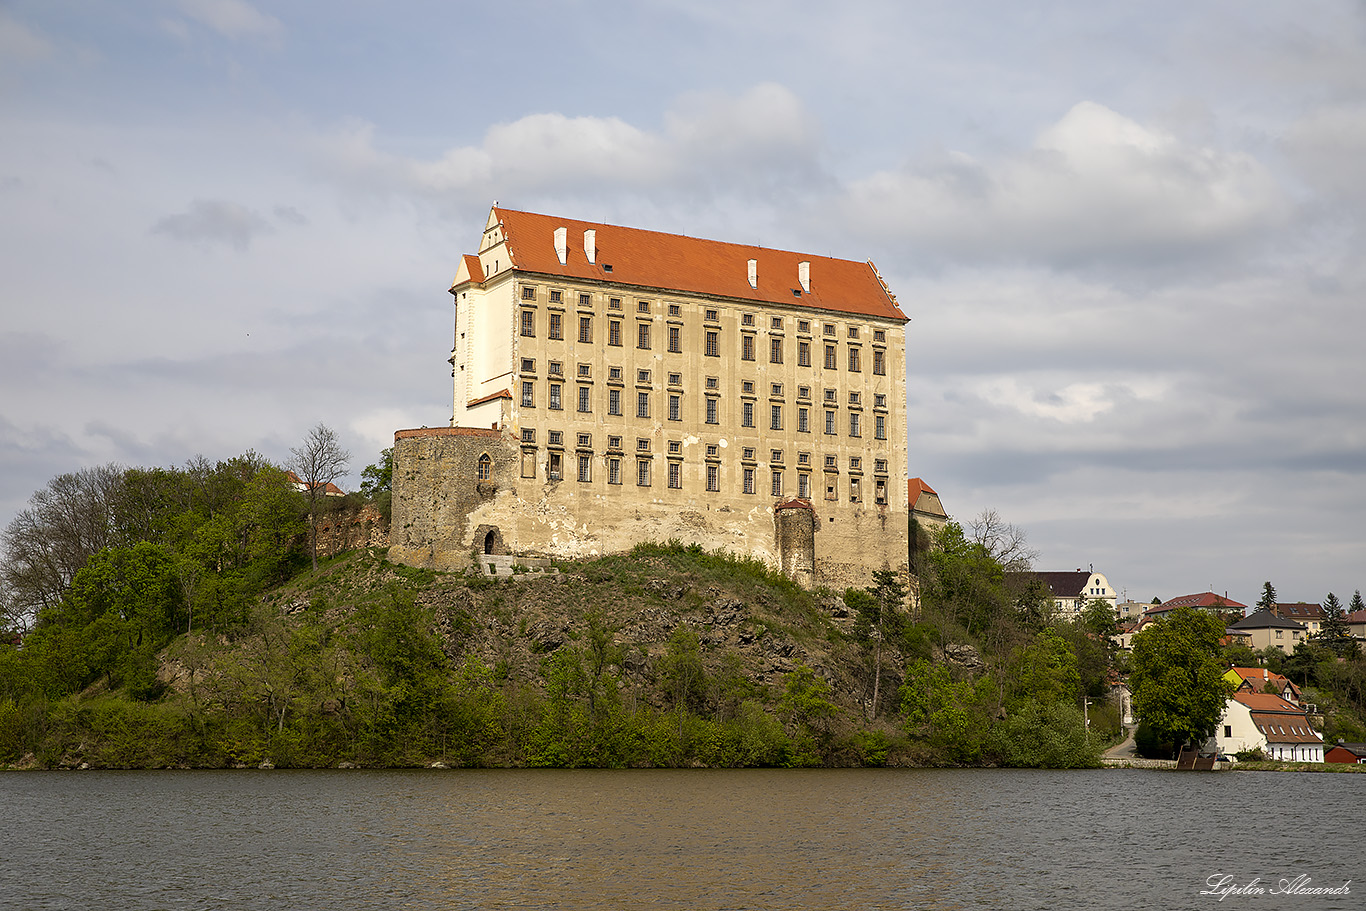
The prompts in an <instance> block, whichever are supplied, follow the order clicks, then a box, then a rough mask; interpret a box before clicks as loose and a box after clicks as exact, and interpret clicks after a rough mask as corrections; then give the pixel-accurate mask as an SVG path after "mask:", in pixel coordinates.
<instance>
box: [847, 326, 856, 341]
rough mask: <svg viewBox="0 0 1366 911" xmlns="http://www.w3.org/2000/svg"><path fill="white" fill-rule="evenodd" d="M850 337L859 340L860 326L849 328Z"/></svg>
mask: <svg viewBox="0 0 1366 911" xmlns="http://www.w3.org/2000/svg"><path fill="white" fill-rule="evenodd" d="M849 337H850V338H858V326H850V327H849Z"/></svg>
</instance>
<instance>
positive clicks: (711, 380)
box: [707, 376, 721, 389]
mask: <svg viewBox="0 0 1366 911" xmlns="http://www.w3.org/2000/svg"><path fill="white" fill-rule="evenodd" d="M707 388H708V389H720V388H721V381H720V380H719V379H717V378H716V377H714V376H709V377H707Z"/></svg>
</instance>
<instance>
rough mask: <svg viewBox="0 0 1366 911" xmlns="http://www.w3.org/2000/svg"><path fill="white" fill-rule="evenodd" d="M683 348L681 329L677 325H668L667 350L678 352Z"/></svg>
mask: <svg viewBox="0 0 1366 911" xmlns="http://www.w3.org/2000/svg"><path fill="white" fill-rule="evenodd" d="M682 350H683V330H682V329H681V328H679V327H678V326H670V327H669V351H671V352H672V353H674V354H678V353H680V352H681V351H682Z"/></svg>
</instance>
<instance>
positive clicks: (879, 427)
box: [873, 414, 887, 440]
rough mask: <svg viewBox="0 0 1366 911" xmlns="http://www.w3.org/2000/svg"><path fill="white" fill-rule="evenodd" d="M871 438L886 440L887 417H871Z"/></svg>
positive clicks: (876, 415) (880, 415)
mask: <svg viewBox="0 0 1366 911" xmlns="http://www.w3.org/2000/svg"><path fill="white" fill-rule="evenodd" d="M873 436H874V437H875V438H876V439H879V440H885V439H887V415H885V414H875V415H873Z"/></svg>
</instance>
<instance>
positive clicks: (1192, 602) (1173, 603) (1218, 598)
mask: <svg viewBox="0 0 1366 911" xmlns="http://www.w3.org/2000/svg"><path fill="white" fill-rule="evenodd" d="M1216 605H1217V606H1218V607H1221V608H1223V607H1227V608H1230V609H1235V610H1236V609H1240V608H1245V607H1247V605H1246V604H1240V603H1238V602H1237V601H1234V600H1233V599H1232V598H1227V597H1224V596H1223V595H1216V594H1215V593H1214V592H1201V593H1200V594H1198V595H1181V596H1179V597H1176V598H1169V599H1168V600H1166V601H1163V602H1162V606H1163V607H1165V608H1173V607H1215V606H1216Z"/></svg>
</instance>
